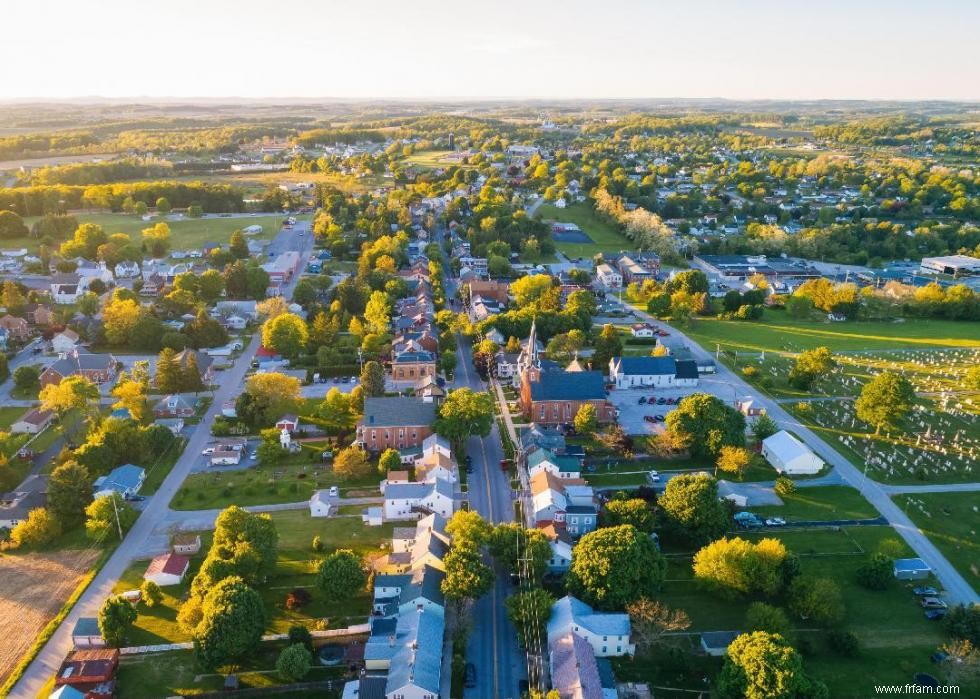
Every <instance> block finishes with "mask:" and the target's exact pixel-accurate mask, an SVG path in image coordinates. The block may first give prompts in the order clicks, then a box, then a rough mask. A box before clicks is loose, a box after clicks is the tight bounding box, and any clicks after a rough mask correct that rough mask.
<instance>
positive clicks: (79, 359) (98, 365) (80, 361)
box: [48, 352, 116, 376]
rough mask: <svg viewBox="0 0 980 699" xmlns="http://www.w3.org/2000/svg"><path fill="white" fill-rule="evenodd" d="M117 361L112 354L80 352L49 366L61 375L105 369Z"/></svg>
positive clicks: (49, 368)
mask: <svg viewBox="0 0 980 699" xmlns="http://www.w3.org/2000/svg"><path fill="white" fill-rule="evenodd" d="M115 363H116V358H115V357H113V356H112V355H111V354H90V353H87V352H78V353H77V354H76V353H72V354H69V355H68V356H67V357H64V358H62V359H58V360H56V361H55V362H54V363H53V364H52V365H51V366H49V367H48V370H50V371H56V372H58V374H60V375H61V376H73V375H74V374H76V373H78V372H79V371H81V370H83V369H84V370H86V371H105V370H106V369H108V368H109V367H111V366H112V365H113V364H115Z"/></svg>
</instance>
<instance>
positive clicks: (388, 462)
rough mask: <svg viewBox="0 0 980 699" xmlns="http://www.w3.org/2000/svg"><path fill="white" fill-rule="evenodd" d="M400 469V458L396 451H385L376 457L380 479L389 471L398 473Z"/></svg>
mask: <svg viewBox="0 0 980 699" xmlns="http://www.w3.org/2000/svg"><path fill="white" fill-rule="evenodd" d="M401 467H402V457H401V454H399V453H398V450H397V449H385V450H384V451H383V452H382V453H381V456H380V457H378V473H379V474H380V475H381V477H382V478H384V477H386V476H387V475H388V472H389V471H398V470H399V469H401Z"/></svg>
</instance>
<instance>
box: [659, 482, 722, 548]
mask: <svg viewBox="0 0 980 699" xmlns="http://www.w3.org/2000/svg"><path fill="white" fill-rule="evenodd" d="M657 504H658V505H659V507H660V509H661V512H662V513H663V518H664V521H665V523H666V524H667V526H668V527H670V528H671V530H672V531H673V532H675V533H676V534H677V535H678V536H680V537H681V538H683V539H686V540H687V541H690V542H692V543H703V542H706V541H710V540H712V539H714V538H716V537H718V536H721V535H722V534H723V533H724V532H725V531H726V530H727V529H728V522H729V515H728V507H727V506H726V505H725V504H724V502H723V501H722V500H721V499H720V498H719V496H718V482H717V481H716V480H715V479H714V478H712V477H711V476H709V475H706V474H681V475H679V476H675V477H674V478H671V479H670V480H669V481H667V487H666V488H665V489H664V493H663V495H661V496H660V498H659V499H658V500H657Z"/></svg>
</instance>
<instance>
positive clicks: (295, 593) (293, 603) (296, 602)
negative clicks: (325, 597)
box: [286, 587, 312, 609]
mask: <svg viewBox="0 0 980 699" xmlns="http://www.w3.org/2000/svg"><path fill="white" fill-rule="evenodd" d="M311 599H312V597H311V596H310V593H309V591H308V590H307V589H306V588H303V587H297V588H294V589H292V590H290V591H289V594H288V595H286V609H301V608H302V607H305V606H306V605H308V604H309V603H310V600H311Z"/></svg>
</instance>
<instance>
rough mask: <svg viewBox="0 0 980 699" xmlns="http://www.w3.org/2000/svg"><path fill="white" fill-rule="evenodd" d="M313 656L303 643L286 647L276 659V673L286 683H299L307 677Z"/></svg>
mask: <svg viewBox="0 0 980 699" xmlns="http://www.w3.org/2000/svg"><path fill="white" fill-rule="evenodd" d="M312 662H313V654H312V653H310V651H309V650H308V649H307V648H306V646H304V645H303V644H302V643H294V644H292V645H289V646H286V647H285V648H283V649H282V652H281V653H279V657H278V658H276V672H278V673H279V676H280V677H281V678H282V679H283V680H285V681H286V682H299V681H300V680H301V679H303V678H304V677H306V675H307V673H309V671H310V665H311V664H312Z"/></svg>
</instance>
